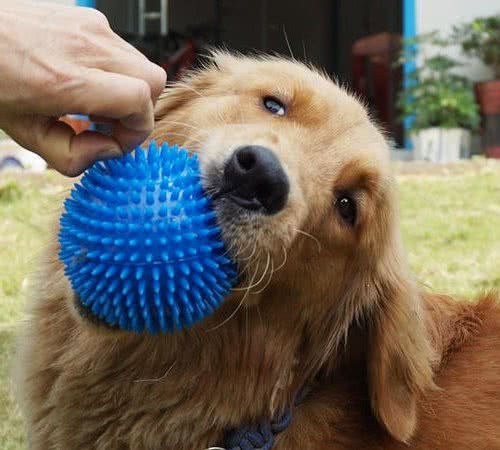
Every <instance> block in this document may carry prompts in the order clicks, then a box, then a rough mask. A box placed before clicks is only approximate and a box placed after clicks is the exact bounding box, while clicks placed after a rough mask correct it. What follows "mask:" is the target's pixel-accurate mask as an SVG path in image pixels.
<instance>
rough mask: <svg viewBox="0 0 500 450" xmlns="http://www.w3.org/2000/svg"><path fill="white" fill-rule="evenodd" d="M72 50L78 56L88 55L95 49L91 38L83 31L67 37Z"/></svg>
mask: <svg viewBox="0 0 500 450" xmlns="http://www.w3.org/2000/svg"><path fill="white" fill-rule="evenodd" d="M66 39H67V41H66V42H68V43H69V45H70V47H71V49H72V50H73V51H74V52H76V53H77V54H81V53H84V54H86V53H88V52H89V51H90V50H91V48H92V47H93V44H92V41H91V40H90V37H89V36H88V35H87V34H86V33H85V32H83V31H81V30H80V31H73V32H71V33H69V35H68V36H67V37H66Z"/></svg>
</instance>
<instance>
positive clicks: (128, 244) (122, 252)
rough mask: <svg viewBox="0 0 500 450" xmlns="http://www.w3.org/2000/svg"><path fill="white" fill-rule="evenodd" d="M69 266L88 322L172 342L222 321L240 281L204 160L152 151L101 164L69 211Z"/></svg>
mask: <svg viewBox="0 0 500 450" xmlns="http://www.w3.org/2000/svg"><path fill="white" fill-rule="evenodd" d="M60 225H61V226H60V232H59V243H60V253H59V256H60V259H61V260H62V261H63V263H64V266H65V273H66V276H67V277H68V278H69V280H70V282H71V285H72V287H73V289H74V291H75V292H76V293H77V294H78V296H79V300H80V302H81V305H82V306H83V307H84V308H85V309H86V310H87V312H89V313H91V314H92V315H94V316H95V317H96V318H98V319H100V320H102V321H104V322H105V323H106V324H108V325H110V326H112V327H117V328H120V329H123V330H127V331H133V332H137V333H140V332H148V333H151V334H156V333H167V332H172V331H174V330H177V329H180V328H186V327H190V326H192V325H193V324H194V323H196V322H198V321H200V320H202V319H204V318H205V317H207V316H208V315H210V314H212V313H213V311H214V309H215V308H217V307H218V306H219V305H220V303H221V302H222V300H223V299H224V297H225V296H226V295H227V294H228V293H229V291H230V289H231V287H232V286H233V285H234V283H235V281H236V278H237V274H236V270H235V266H234V264H233V262H232V261H231V260H230V259H229V258H228V257H227V255H226V249H225V245H224V243H223V241H222V240H221V230H220V228H219V226H218V224H217V222H216V218H215V214H214V212H213V211H212V209H211V201H210V198H209V197H207V196H206V195H205V193H204V190H203V186H202V184H201V181H200V169H199V164H198V158H197V155H189V152H188V151H187V150H186V149H184V148H178V147H177V146H169V145H168V144H166V143H165V144H163V145H161V147H160V148H158V146H157V144H156V142H154V141H152V142H151V144H150V146H149V149H148V150H147V151H145V150H143V149H142V148H140V147H138V148H137V149H136V150H135V152H134V154H133V155H131V154H128V155H126V156H123V157H122V158H118V159H114V160H109V161H106V162H97V163H95V164H94V165H93V166H92V167H91V168H90V169H88V170H87V171H86V172H85V174H84V176H83V178H82V179H81V181H80V182H79V183H78V184H76V185H75V186H74V188H73V190H72V192H71V195H70V196H69V197H68V198H67V199H66V201H65V211H64V213H63V215H62V216H61V220H60Z"/></svg>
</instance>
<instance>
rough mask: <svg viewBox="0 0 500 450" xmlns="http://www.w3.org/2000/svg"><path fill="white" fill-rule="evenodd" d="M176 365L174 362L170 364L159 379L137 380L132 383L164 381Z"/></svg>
mask: <svg viewBox="0 0 500 450" xmlns="http://www.w3.org/2000/svg"><path fill="white" fill-rule="evenodd" d="M176 364H177V361H174V362H173V363H172V365H171V366H170V367H169V368H168V369H167V370H166V372H165V373H164V374H163V375H162V376H161V377H159V378H149V379H148V378H144V379H139V380H133V382H134V383H157V382H158V381H161V380H163V379H165V378H166V377H167V376H168V374H169V373H170V371H171V370H172V369H173V368H174V366H175V365H176Z"/></svg>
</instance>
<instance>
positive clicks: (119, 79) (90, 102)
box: [59, 69, 154, 150]
mask: <svg viewBox="0 0 500 450" xmlns="http://www.w3.org/2000/svg"><path fill="white" fill-rule="evenodd" d="M66 95H69V96H70V98H69V99H68V100H67V102H65V104H66V106H67V107H68V108H69V109H70V110H71V111H69V112H71V113H82V114H86V115H92V116H100V117H105V118H108V119H116V120H117V124H116V126H115V127H114V131H115V132H114V135H115V137H116V138H117V140H118V142H119V144H120V146H121V148H122V149H124V150H130V149H132V148H133V147H135V146H136V145H137V142H139V143H140V142H141V141H140V140H141V139H145V138H146V137H147V136H148V135H149V133H150V132H151V131H152V129H153V126H154V111H153V110H154V106H153V102H152V100H151V91H150V88H149V85H148V84H147V83H146V82H145V81H143V80H139V79H137V78H132V77H129V76H126V75H122V74H116V73H109V72H103V71H101V70H98V69H89V70H87V71H86V73H85V74H84V75H83V80H82V81H81V82H80V83H75V86H74V87H73V89H72V90H71V92H70V93H69V94H68V93H66ZM64 112H68V111H64ZM59 114H61V112H59Z"/></svg>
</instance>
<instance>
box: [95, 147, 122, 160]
mask: <svg viewBox="0 0 500 450" xmlns="http://www.w3.org/2000/svg"><path fill="white" fill-rule="evenodd" d="M121 156H123V151H122V149H121V148H119V147H112V148H109V149H107V150H102V151H100V152H99V153H98V154H97V159H100V160H107V159H114V158H120V157H121Z"/></svg>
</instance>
